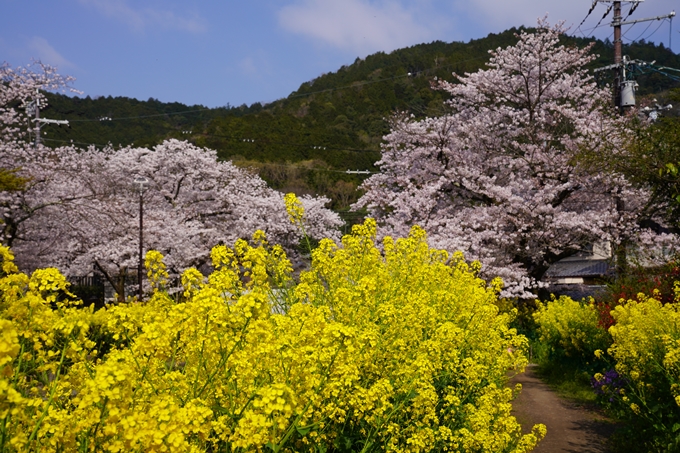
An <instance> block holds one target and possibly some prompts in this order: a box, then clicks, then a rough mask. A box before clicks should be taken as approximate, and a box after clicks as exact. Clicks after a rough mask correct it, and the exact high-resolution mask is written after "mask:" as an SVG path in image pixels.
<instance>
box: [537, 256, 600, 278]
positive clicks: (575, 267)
mask: <svg viewBox="0 0 680 453" xmlns="http://www.w3.org/2000/svg"><path fill="white" fill-rule="evenodd" d="M610 268H611V266H610V265H609V263H608V262H607V260H579V261H562V262H557V263H555V264H553V265H552V266H550V269H548V271H547V272H546V273H545V276H546V277H548V278H565V277H600V276H603V275H606V274H607V273H608V272H609V270H610Z"/></svg>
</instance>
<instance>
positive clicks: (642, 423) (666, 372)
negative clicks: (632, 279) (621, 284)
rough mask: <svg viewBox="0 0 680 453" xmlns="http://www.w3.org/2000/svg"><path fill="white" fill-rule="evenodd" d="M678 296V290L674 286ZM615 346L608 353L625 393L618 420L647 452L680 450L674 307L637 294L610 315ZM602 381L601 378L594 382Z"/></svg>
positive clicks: (679, 347) (678, 333)
mask: <svg viewBox="0 0 680 453" xmlns="http://www.w3.org/2000/svg"><path fill="white" fill-rule="evenodd" d="M676 292H677V284H676ZM612 315H613V317H614V318H615V320H616V323H615V325H614V326H612V327H611V328H610V332H611V335H612V337H613V339H614V343H613V345H612V346H611V348H609V350H608V352H609V354H610V355H611V357H613V358H614V360H615V361H616V371H617V373H618V374H619V375H620V376H621V377H622V378H624V379H625V381H626V383H627V385H626V387H625V391H624V392H623V393H622V394H621V395H620V398H618V399H617V402H618V403H619V405H618V407H619V408H620V409H621V412H620V414H621V415H622V416H623V417H625V418H627V419H629V420H630V421H631V424H632V428H633V429H632V430H631V431H634V432H635V433H636V435H637V436H638V437H639V438H640V439H641V440H642V441H644V442H645V444H646V447H647V448H648V450H650V451H678V450H679V449H680V407H679V406H680V313H679V306H678V304H677V303H668V304H662V303H661V301H659V300H657V299H656V298H655V297H648V296H644V295H642V294H640V295H639V296H638V300H629V301H627V302H626V303H625V304H622V305H620V306H618V307H616V309H615V310H614V311H613V312H612ZM596 379H597V380H601V379H602V376H596Z"/></svg>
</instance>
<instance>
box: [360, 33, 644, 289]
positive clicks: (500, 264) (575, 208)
mask: <svg viewBox="0 0 680 453" xmlns="http://www.w3.org/2000/svg"><path fill="white" fill-rule="evenodd" d="M563 32H564V29H563V28H562V25H561V24H558V25H557V26H554V27H550V26H549V25H548V24H547V23H546V22H545V20H539V24H538V29H537V30H536V32H535V33H529V32H526V31H523V32H521V33H519V34H518V43H517V44H516V45H514V46H511V47H508V48H505V49H497V50H495V51H492V52H491V55H492V58H491V60H490V62H489V64H488V69H485V70H480V71H478V72H476V73H473V74H465V75H464V76H457V78H458V83H448V82H440V83H439V85H438V88H439V89H442V90H445V91H447V92H448V93H449V94H450V95H451V99H450V100H449V101H447V102H446V106H447V107H448V109H447V113H446V114H444V115H442V116H440V117H435V118H426V119H424V120H415V119H414V118H413V117H409V116H406V115H397V116H395V117H394V118H393V119H392V127H391V132H390V134H389V135H387V136H386V137H385V143H384V145H383V149H382V158H381V160H380V161H379V162H378V165H379V166H380V168H381V173H379V174H376V175H374V176H372V177H371V178H369V179H368V180H367V181H366V182H365V183H364V184H363V186H362V188H363V189H364V190H366V193H365V195H364V196H363V197H362V198H361V199H360V200H359V201H358V203H357V204H356V205H355V207H366V208H368V210H369V212H370V213H371V215H373V216H375V217H376V218H377V219H378V220H379V222H381V224H382V225H383V227H384V229H383V231H384V234H393V235H403V234H406V233H407V231H408V229H409V228H410V226H411V225H413V224H418V225H420V226H422V227H424V228H425V229H426V231H427V232H428V234H429V237H430V241H431V243H432V245H434V246H436V247H439V248H443V249H447V250H450V251H453V250H463V251H464V252H466V253H467V257H468V258H470V259H478V260H480V261H481V262H482V264H483V266H484V267H483V273H484V274H485V275H486V276H489V277H490V276H495V275H500V276H501V277H503V278H504V280H505V283H506V286H505V289H504V292H503V295H504V296H510V297H534V296H533V294H532V293H531V292H530V291H531V290H532V289H533V288H536V287H537V285H538V282H539V281H540V279H541V277H542V276H543V274H544V273H545V271H546V270H547V269H548V267H549V265H550V264H551V263H554V262H556V261H557V260H559V259H561V258H563V257H566V256H568V255H570V254H573V253H574V252H576V251H579V250H582V249H583V248H584V247H585V246H586V245H588V244H592V243H593V242H595V241H598V240H604V241H614V242H617V241H622V240H623V239H624V238H628V237H630V236H633V235H634V234H635V233H636V232H637V231H638V228H637V226H636V216H637V213H638V210H639V209H640V207H641V206H643V205H644V204H645V201H646V198H645V197H646V195H645V193H644V191H641V190H635V189H633V188H632V187H630V186H629V184H628V183H627V182H626V180H625V179H623V178H622V177H620V176H617V175H612V174H604V173H600V172H598V171H597V170H598V169H596V168H584V167H583V166H579V165H578V162H577V159H576V158H577V156H578V155H579V154H580V153H583V152H586V151H589V152H598V151H603V150H609V149H616V148H617V147H620V146H621V145H622V143H623V142H624V137H625V136H626V133H627V127H626V124H625V122H626V119H625V118H621V117H618V116H616V115H615V112H614V111H613V109H612V108H610V107H609V105H608V104H609V99H610V94H609V92H608V91H607V90H606V89H601V88H598V87H597V85H596V84H595V82H594V80H593V79H592V77H591V76H590V75H589V74H588V73H587V71H586V69H585V65H586V64H587V63H588V62H590V61H592V59H593V58H594V57H592V56H589V48H586V49H578V48H575V47H566V46H563V45H560V43H559V37H560V34H561V33H563ZM617 202H618V206H619V209H617ZM623 202H625V209H620V207H621V206H622V205H624V203H623Z"/></svg>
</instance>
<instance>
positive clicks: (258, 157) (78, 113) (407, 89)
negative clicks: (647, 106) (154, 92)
mask: <svg viewBox="0 0 680 453" xmlns="http://www.w3.org/2000/svg"><path fill="white" fill-rule="evenodd" d="M517 32H518V30H517V29H514V28H513V29H510V30H507V31H505V32H503V33H499V34H490V35H488V36H487V37H485V38H482V39H477V40H472V41H470V42H468V43H462V42H452V43H445V42H441V41H435V42H432V43H429V44H419V45H416V46H412V47H409V48H405V49H399V50H395V51H393V52H390V53H384V52H379V53H376V54H373V55H370V56H368V57H366V58H365V59H357V60H356V61H355V62H354V63H352V64H351V65H348V66H343V67H342V68H340V69H339V70H338V71H336V72H333V73H328V74H324V75H322V76H320V77H318V78H316V79H314V80H312V81H309V82H305V83H303V84H302V85H301V86H300V88H299V89H298V90H297V91H295V92H293V93H291V94H290V95H289V96H288V97H286V98H284V99H280V100H278V101H275V102H272V103H270V104H266V105H261V104H259V103H256V104H253V105H251V106H246V105H243V106H240V107H231V106H226V107H224V108H218V109H207V108H205V107H203V106H186V105H183V104H179V103H161V102H159V101H157V100H154V99H149V100H148V101H138V100H135V99H129V98H123V97H117V98H112V97H110V96H109V97H106V98H104V97H101V98H96V99H91V98H89V97H87V98H84V99H82V98H77V97H75V98H74V97H67V96H63V95H49V98H50V99H49V100H50V106H49V107H48V108H47V109H46V110H45V111H44V112H43V116H46V117H50V118H56V119H69V120H70V121H71V126H70V128H65V127H57V126H51V125H50V126H46V127H45V128H44V133H45V134H46V135H44V138H45V139H46V140H45V141H46V143H47V144H49V145H61V144H64V143H65V142H70V141H73V142H74V143H78V144H89V143H92V144H97V145H105V144H107V143H111V144H113V145H119V144H120V145H127V144H135V145H139V146H151V145H153V144H155V143H158V142H159V141H161V140H163V139H166V138H171V137H172V138H180V139H186V140H189V141H191V142H193V143H196V144H197V145H200V146H206V147H209V148H212V149H215V150H217V152H218V154H219V156H220V157H222V158H224V159H231V160H233V161H234V162H235V163H237V164H238V165H242V166H247V167H252V168H253V169H254V170H255V171H257V172H258V173H259V174H260V175H261V176H262V177H263V178H264V179H265V180H267V181H268V182H269V183H270V184H271V185H272V186H273V187H275V188H277V189H280V190H283V191H294V192H296V193H298V194H300V193H315V194H326V195H328V196H330V197H331V198H332V200H333V207H334V208H336V209H339V210H343V209H346V208H347V206H348V205H349V204H350V203H352V202H353V201H355V200H356V198H357V196H358V193H357V192H356V190H355V188H356V186H357V185H358V183H360V181H361V180H362V178H364V177H366V175H362V174H347V173H346V171H347V170H363V171H375V170H376V168H375V167H374V163H375V162H376V161H377V160H378V159H379V157H380V153H379V149H380V142H381V139H382V136H383V135H384V134H385V133H387V132H388V130H389V124H388V119H389V117H390V116H391V115H392V114H393V113H394V112H397V111H405V112H408V113H410V114H413V115H415V116H416V117H423V116H432V115H437V114H439V113H440V112H442V101H443V100H444V97H445V94H444V93H442V92H440V91H437V90H433V89H432V88H431V86H432V84H433V82H434V81H435V80H438V79H445V80H453V79H454V78H453V77H452V73H453V72H455V73H458V74H463V73H465V72H474V71H476V70H478V69H480V68H482V67H484V65H485V63H486V62H487V61H488V59H489V53H488V51H489V49H495V48H498V47H506V46H509V45H512V44H514V43H515V42H516V37H515V34H516V33H517ZM563 40H564V42H565V44H568V45H577V46H585V45H588V44H590V43H591V42H594V45H593V53H595V54H597V55H599V57H598V58H597V59H596V60H595V61H594V62H593V63H592V64H591V68H593V69H594V68H597V67H602V66H605V65H607V64H610V63H611V62H612V61H613V45H612V44H611V43H610V42H607V41H604V42H603V41H599V40H597V41H593V40H592V39H584V38H574V37H567V36H565V37H564V38H563ZM624 54H625V55H628V56H630V58H632V59H640V60H644V61H656V64H657V65H664V66H669V67H675V68H680V56H678V55H676V54H674V53H673V52H672V51H670V50H669V49H667V48H665V47H663V45H659V46H656V45H654V44H653V43H646V42H644V41H643V42H636V43H633V44H631V45H628V46H624ZM603 76H605V77H608V75H607V74H603ZM603 82H611V80H606V79H603ZM638 82H639V84H640V91H639V93H640V94H641V95H646V94H650V93H660V92H663V91H664V90H668V89H671V88H676V87H680V83H678V82H675V81H673V80H671V79H669V78H666V77H664V76H662V75H660V74H658V73H654V74H650V75H644V76H641V77H640V78H639V79H638ZM107 118H111V119H112V120H108V119H107Z"/></svg>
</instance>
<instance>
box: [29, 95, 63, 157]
mask: <svg viewBox="0 0 680 453" xmlns="http://www.w3.org/2000/svg"><path fill="white" fill-rule="evenodd" d="M30 108H33V109H34V110H35V112H34V113H35V118H34V119H33V121H34V122H35V147H36V148H37V147H38V146H40V144H41V143H42V140H41V138H40V126H41V125H42V124H43V123H45V124H63V125H66V126H68V120H53V119H49V118H40V91H39V90H38V89H37V88H36V90H35V100H34V101H33V102H31V103H30V104H29V105H28V107H27V113H28V115H29V116H30V114H31V113H30V110H28V109H30Z"/></svg>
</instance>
